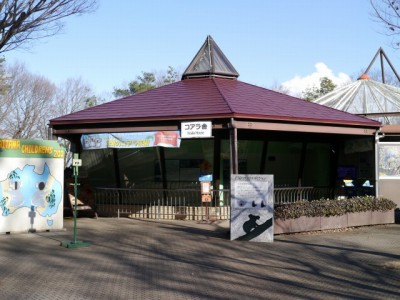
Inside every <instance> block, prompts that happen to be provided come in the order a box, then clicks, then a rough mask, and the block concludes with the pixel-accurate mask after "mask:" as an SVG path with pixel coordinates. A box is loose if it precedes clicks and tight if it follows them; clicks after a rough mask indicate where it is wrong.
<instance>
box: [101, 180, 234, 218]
mask: <svg viewBox="0 0 400 300" xmlns="http://www.w3.org/2000/svg"><path fill="white" fill-rule="evenodd" d="M211 196H212V197H211V198H212V200H211V202H210V203H202V202H201V193H200V189H118V188H96V190H95V207H94V210H95V212H96V213H97V215H98V216H109V217H111V216H116V217H120V216H121V215H123V216H129V217H134V218H147V219H174V220H225V219H229V218H230V195H229V190H213V191H212V192H211Z"/></svg>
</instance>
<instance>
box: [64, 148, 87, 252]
mask: <svg viewBox="0 0 400 300" xmlns="http://www.w3.org/2000/svg"><path fill="white" fill-rule="evenodd" d="M72 166H73V168H74V173H73V175H74V197H75V203H74V211H73V214H74V240H73V241H72V242H69V241H63V242H61V246H62V247H65V248H80V247H89V246H90V243H88V242H83V241H77V240H76V231H77V230H76V218H77V214H78V212H77V206H78V201H77V199H78V185H79V184H78V174H79V167H80V166H82V160H81V159H79V155H78V154H77V153H75V154H74V159H73V160H72Z"/></svg>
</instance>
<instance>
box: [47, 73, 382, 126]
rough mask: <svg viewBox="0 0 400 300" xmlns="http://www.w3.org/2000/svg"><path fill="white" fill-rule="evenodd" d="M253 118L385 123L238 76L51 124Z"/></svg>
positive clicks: (174, 87)
mask: <svg viewBox="0 0 400 300" xmlns="http://www.w3.org/2000/svg"><path fill="white" fill-rule="evenodd" d="M226 117H235V118H251V119H259V120H276V121H285V122H306V123H326V124H343V125H350V124H351V125H363V126H371V127H379V126H380V123H379V122H376V121H373V120H370V119H367V118H364V117H360V116H356V115H353V114H349V113H346V112H343V111H339V110H336V109H332V108H329V107H326V106H322V105H319V104H315V103H312V102H308V101H305V100H302V99H299V98H295V97H291V96H288V95H285V94H281V93H278V92H275V91H272V90H268V89H265V88H261V87H258V86H254V85H251V84H247V83H244V82H241V81H238V80H234V79H225V78H198V79H187V80H182V81H179V82H175V83H172V84H169V85H166V86H162V87H160V88H156V89H153V90H150V91H147V92H143V93H140V94H136V95H134V96H129V97H126V98H122V99H118V100H115V101H112V102H108V103H105V104H102V105H98V106H95V107H91V108H88V109H85V110H82V111H78V112H75V113H72V114H69V115H65V116H61V117H59V118H55V119H52V120H50V124H51V125H61V124H71V125H72V124H85V123H110V122H111V123H114V122H139V121H150V120H151V121H157V120H158V121H162V120H171V119H177V120H184V119H186V120H191V119H192V120H193V119H194V118H226Z"/></svg>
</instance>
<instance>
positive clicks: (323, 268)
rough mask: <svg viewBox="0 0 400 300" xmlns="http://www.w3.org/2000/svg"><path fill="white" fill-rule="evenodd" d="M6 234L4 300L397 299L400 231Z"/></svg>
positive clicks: (107, 224) (97, 226)
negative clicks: (75, 243) (243, 237)
mask: <svg viewBox="0 0 400 300" xmlns="http://www.w3.org/2000/svg"><path fill="white" fill-rule="evenodd" d="M72 226H73V222H72V220H71V219H65V221H64V227H65V228H66V230H65V231H58V232H40V233H31V234H10V235H4V234H3V235H0V299H24V300H25V299H38V300H39V299H40V300H43V299H241V300H242V299H399V298H400V224H391V225H380V226H371V227H361V228H355V229H352V230H348V231H342V232H321V233H314V234H297V235H281V236H275V241H274V242H273V243H254V242H239V241H229V233H228V224H227V223H226V222H225V223H214V224H199V223H197V222H191V221H160V222H158V221H148V220H133V219H125V218H121V219H103V218H100V219H90V218H80V219H78V240H82V241H87V242H90V243H91V246H90V247H87V248H76V249H71V248H64V247H61V246H60V242H61V241H66V240H67V241H68V240H70V241H72V239H73V229H72Z"/></svg>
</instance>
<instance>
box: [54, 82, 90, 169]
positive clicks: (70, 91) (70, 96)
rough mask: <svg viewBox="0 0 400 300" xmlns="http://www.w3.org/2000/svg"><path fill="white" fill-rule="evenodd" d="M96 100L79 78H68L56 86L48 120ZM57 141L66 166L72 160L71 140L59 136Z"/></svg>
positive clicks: (82, 107)
mask: <svg viewBox="0 0 400 300" xmlns="http://www.w3.org/2000/svg"><path fill="white" fill-rule="evenodd" d="M96 101H97V97H96V96H94V95H93V91H92V89H91V87H90V86H89V85H88V84H87V83H85V82H84V81H83V80H82V79H81V78H68V79H67V80H65V81H64V82H63V83H61V85H59V86H58V88H57V92H56V96H55V98H54V101H53V104H52V110H51V115H49V117H48V120H49V119H51V118H55V117H59V116H62V115H66V114H70V113H73V112H76V111H78V110H82V109H84V108H87V107H89V106H92V105H95V104H96ZM59 143H60V144H62V145H63V147H64V148H65V151H66V153H65V159H64V160H65V165H66V166H67V165H69V164H70V162H71V161H72V153H71V142H70V141H68V140H65V139H61V138H59Z"/></svg>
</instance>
